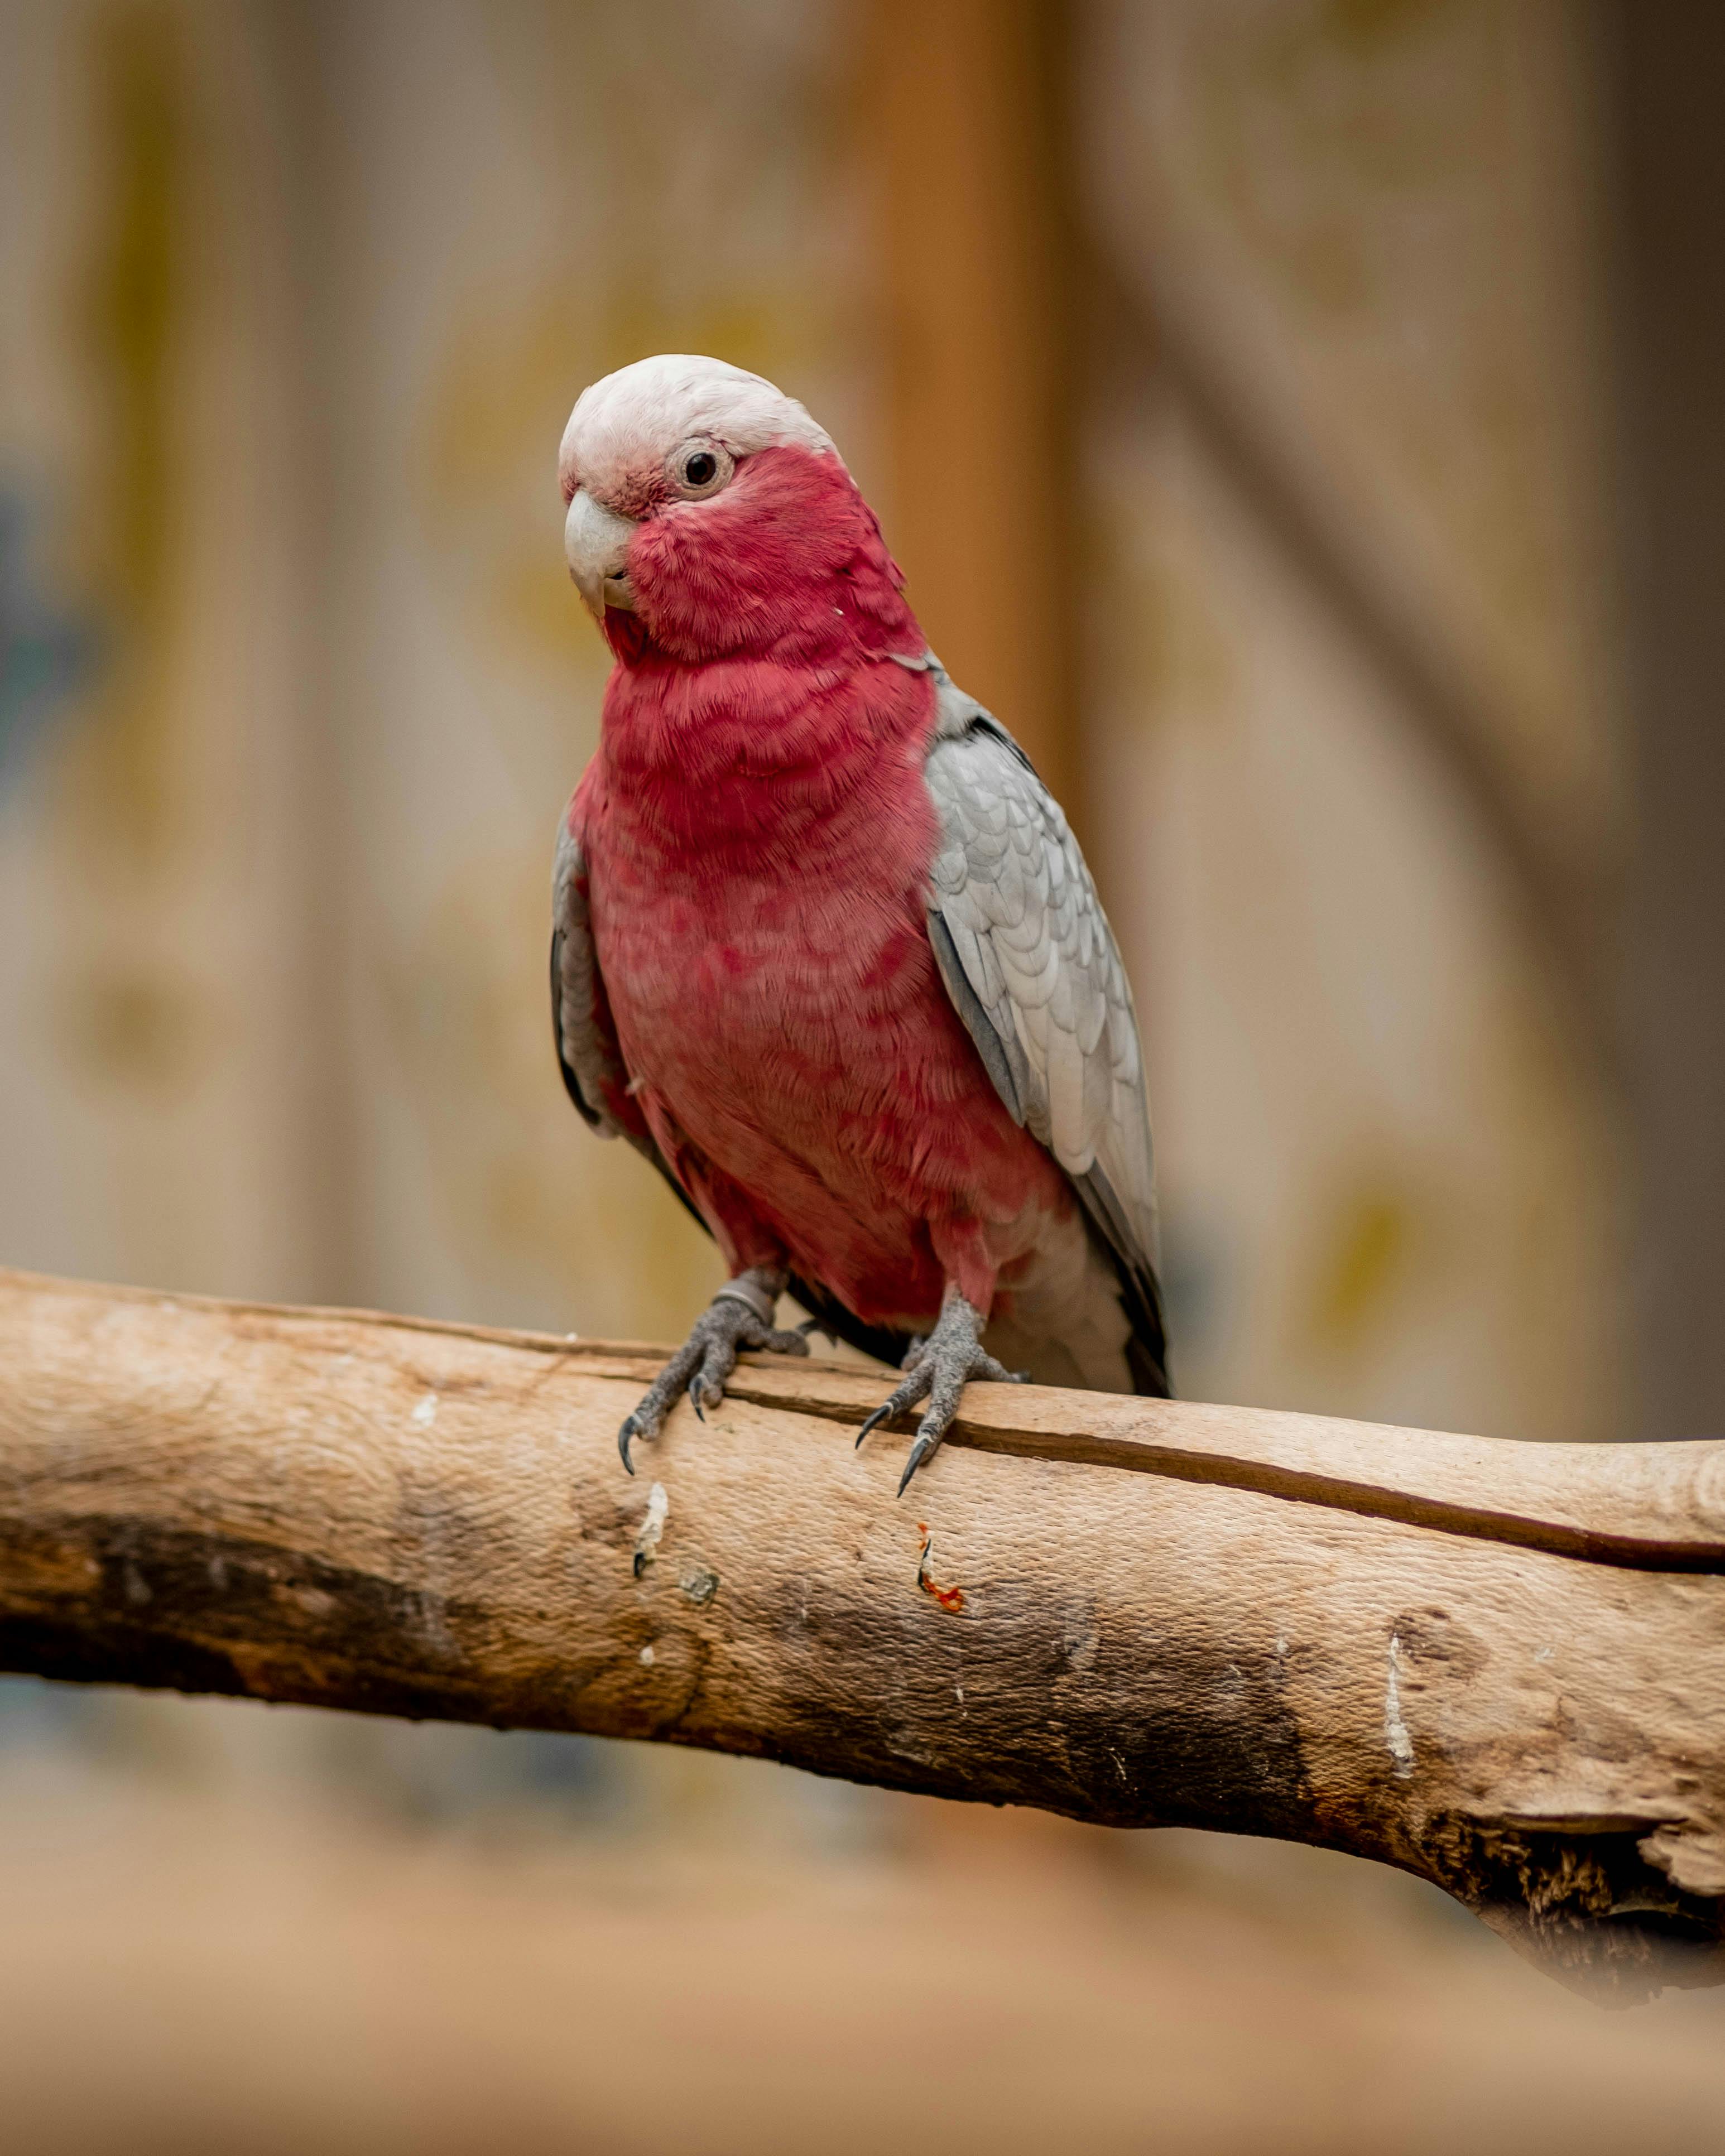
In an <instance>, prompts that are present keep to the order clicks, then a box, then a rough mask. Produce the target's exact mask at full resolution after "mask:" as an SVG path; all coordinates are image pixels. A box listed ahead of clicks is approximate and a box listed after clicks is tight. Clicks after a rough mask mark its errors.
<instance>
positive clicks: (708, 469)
mask: <svg viewBox="0 0 1725 2156" xmlns="http://www.w3.org/2000/svg"><path fill="white" fill-rule="evenodd" d="M718 469H719V460H718V459H717V458H716V456H714V455H713V454H712V453H711V450H708V449H701V450H700V451H698V452H697V454H696V455H694V456H692V457H691V458H690V459H689V461H688V463H687V464H685V465H684V467H683V483H684V485H685V486H705V485H706V483H707V481H708V480H710V479H711V477H712V476H713V475H714V473H715V472H716V471H717V470H718Z"/></svg>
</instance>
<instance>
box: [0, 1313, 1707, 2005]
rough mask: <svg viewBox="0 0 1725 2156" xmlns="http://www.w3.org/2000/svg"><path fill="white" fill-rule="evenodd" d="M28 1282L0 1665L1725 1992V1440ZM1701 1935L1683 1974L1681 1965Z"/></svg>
mask: <svg viewBox="0 0 1725 2156" xmlns="http://www.w3.org/2000/svg"><path fill="white" fill-rule="evenodd" d="M655 1352H656V1351H654V1350H652V1349H649V1348H647V1347H629V1346H599V1345H595V1344H593V1343H590V1342H569V1341H563V1340H558V1339H555V1338H549V1337H540V1336H536V1335H529V1334H516V1333H505V1332H488V1331H485V1330H483V1329H481V1328H479V1327H458V1326H446V1325H444V1326H440V1325H434V1324H430V1323H425V1322H416V1321H413V1320H409V1319H404V1318H396V1317H374V1316H370V1315H367V1314H365V1313H362V1312H333V1311H295V1310H279V1309H270V1308H261V1307H257V1306H247V1305H242V1304H231V1303H218V1302H209V1301H193V1300H191V1299H188V1298H173V1299H170V1298H167V1297H163V1296H155V1295H150V1294H146V1293H142V1292H139V1291H126V1290H115V1289H108V1288H99V1287H92V1286H82V1285H79V1284H76V1283H73V1282H68V1281H50V1280H44V1279H40V1278H36V1277H33V1276H28V1275H23V1274H15V1273H13V1274H0V1666H6V1667H8V1668H11V1669H15V1670H32V1671H39V1672H40V1673H42V1674H44V1675H45V1676H56V1677H63V1678H72V1679H77V1680H80V1681H90V1682H105V1683H124V1684H139V1685H157V1686H173V1687H176V1688H178V1689H180V1690H182V1691H215V1692H243V1693H248V1694H250V1695H252V1696H254V1697H259V1698H264V1699H275V1700H298V1701H305V1702H314V1703H316V1704H318V1705H321V1706H326V1707H351V1708H357V1709H359V1710H362V1711H363V1712H373V1713H384V1714H402V1715H411V1716H429V1717H445V1718H449V1719H453V1720H458V1721H470V1722H488V1723H494V1724H499V1725H502V1724H512V1725H526V1726H530V1727H538V1728H547V1729H577V1730H589V1731H595V1732H601V1733H603V1734H607V1735H610V1736H617V1737H636V1738H658V1739H660V1740H664V1741H668V1742H671V1743H682V1744H696V1745H705V1746H708V1747H711V1748H715V1749H718V1750H722V1751H731V1752H741V1753H758V1754H763V1755H765V1756H768V1757H769V1758H778V1759H784V1760H788V1761H791V1762H793V1763H795V1764H797V1765H798V1766H802V1767H807V1768H814V1769H816V1770H817V1771H819V1772H821V1773H824V1774H840V1775H846V1776H849V1777H850V1778H852V1779H856V1780H859V1781H867V1782H877V1783H882V1784H888V1785H890V1786H891V1787H895V1788H898V1789H920V1790H928V1791H933V1792H936V1793H938V1794H942V1795H945V1796H953V1797H971V1798H978V1799H985V1800H988V1801H990V1802H993V1803H1008V1804H1038V1805H1042V1806H1044V1807H1045V1808H1047V1809H1050V1810H1055V1811H1060V1812H1065V1813H1069V1814H1070V1815H1073V1816H1074V1817H1076V1818H1079V1819H1086V1820H1096V1821H1101V1822H1102V1823H1105V1824H1110V1825H1122V1826H1124V1825H1130V1826H1146V1825H1171V1824H1180V1825H1193V1826H1205V1827H1217V1828H1224V1829H1227V1830H1232V1831H1235V1832H1238V1833H1246V1834H1260V1835H1281V1836H1284V1837H1286V1838H1289V1839H1291V1840H1302V1841H1310V1842H1317V1843H1322V1844H1324V1845H1327V1846H1330V1847H1332V1848H1337V1849H1344V1850H1350V1851H1353V1852H1355V1853H1356V1854H1358V1855H1359V1856H1370V1857H1376V1858H1378V1859H1379V1860H1380V1861H1384V1862H1386V1863H1390V1864H1397V1865H1401V1866H1404V1867H1406V1868H1407V1869H1408V1870H1409V1871H1415V1872H1419V1873H1420V1874H1422V1875H1423V1876H1425V1877H1426V1878H1428V1879H1432V1880H1435V1881H1437V1882H1438V1884H1439V1885H1440V1886H1444V1887H1446V1888H1447V1889H1448V1890H1449V1891H1450V1892H1451V1893H1452V1894H1455V1895H1456V1896H1458V1897H1460V1898H1461V1900H1462V1901H1464V1902H1466V1903H1467V1904H1468V1905H1469V1906H1470V1907H1473V1908H1474V1909H1476V1910H1477V1911H1478V1912H1479V1913H1480V1914H1481V1916H1483V1917H1486V1920H1487V1921H1488V1922H1491V1923H1492V1924H1493V1925H1494V1926H1496V1927H1497V1928H1498V1929H1499V1930H1501V1931H1502V1932H1503V1933H1506V1934H1507V1936H1508V1937H1510V1938H1512V1940H1513V1941H1514V1942H1515V1943H1517V1945H1519V1946H1520V1947H1521V1948H1522V1949H1523V1950H1524V1951H1526V1952H1527V1953H1531V1954H1532V1955H1533V1956H1534V1957H1535V1958H1539V1959H1541V1960H1543V1963H1544V1964H1545V1965H1546V1966H1547V1967H1548V1968H1549V1969H1552V1970H1553V1973H1555V1974H1558V1975H1559V1976H1561V1977H1563V1978H1564V1979H1566V1980H1568V1981H1571V1982H1573V1983H1576V1984H1589V1983H1591V1984H1594V1985H1595V1986H1600V1985H1603V1986H1604V1988H1605V1989H1608V1990H1609V1991H1611V1992H1612V1993H1613V1994H1614V1995H1616V1996H1619V1997H1634V1996H1640V1995H1644V1994H1645V1993H1646V1992H1648V1991H1649V1990H1651V1989H1656V1988H1657V1987H1658V1986H1659V1985H1660V1984H1661V1983H1666V1982H1671V1981H1674V1980H1675V1981H1690V1982H1697V1981H1701V1982H1713V1981H1717V1980H1720V1979H1721V1978H1722V1976H1725V1969H1722V1964H1721V1950H1720V1945H1719V1942H1720V1939H1721V1935H1722V1929H1725V1925H1722V1912H1725V1576H1722V1575H1725V1445H1720V1444H1715V1443H1710V1442H1709V1443H1694V1444H1686V1445H1682V1444H1677V1445H1645V1446H1582V1445H1574V1446H1570V1445H1551V1446H1532V1445H1517V1444H1512V1443H1505V1442H1501V1441H1499V1442H1492V1441H1488V1440H1481V1439H1476V1438H1466V1437H1444V1436H1435V1435H1430V1434H1429V1433H1426V1432H1424V1431H1414V1430H1388V1429H1378V1428H1372V1427H1368V1426H1366V1425H1363V1424H1351V1423H1341V1422H1326V1421H1322V1420H1319V1419H1315V1418H1312V1417H1309V1416H1301V1415H1291V1414H1265V1413H1259V1412H1256V1411H1253V1410H1248V1409H1230V1408H1217V1407H1203V1406H1197V1405H1189V1404H1166V1403H1163V1402H1153V1401H1142V1400H1130V1399H1112V1398H1109V1397H1105V1396H1101V1395H1097V1394H1082V1393H1063V1392H1052V1391H1042V1390H1033V1389H1029V1388H1025V1389H1016V1388H1012V1387H1004V1386H999V1387H996V1386H985V1385H979V1386H973V1388H972V1389H971V1390H970V1391H969V1393H968V1394H967V1396H966V1400H965V1412H964V1417H963V1421H962V1423H961V1424H960V1425H959V1427H958V1430H957V1432H956V1434H955V1436H954V1439H953V1440H952V1444H951V1445H949V1446H948V1448H947V1450H945V1451H944V1452H943V1453H942V1454H941V1455H939V1456H938V1457H937V1459H936V1460H935V1461H934V1462H933V1463H932V1466H931V1467H930V1469H929V1470H928V1471H927V1472H926V1473H925V1474H924V1475H923V1476H921V1477H919V1479H918V1481H917V1482H916V1484H915V1485H914V1486H913V1487H912V1491H911V1494H910V1495H909V1496H907V1497H906V1499H905V1501H903V1502H902V1503H897V1502H895V1501H894V1499H893V1495H892V1491H893V1485H894V1482H895V1480H896V1476H897V1473H898V1470H899V1466H900V1463H901V1459H902V1455H903V1450H904V1440H903V1439H902V1438H899V1439H896V1440H895V1439H894V1438H892V1437H891V1435H886V1434H883V1435H879V1436H876V1437H875V1438H874V1439H871V1440H870V1442H869V1444H868V1445H866V1446H865V1448H864V1450H862V1451H861V1452H860V1453H857V1452H855V1451H853V1450H852V1447H851V1444H850V1435H849V1432H850V1429H851V1428H852V1427H854V1425H855V1424H856V1423H858V1422H859V1421H860V1419H861V1418H862V1416H863V1414H865V1412H866V1411H867V1409H869V1408H870V1406H871V1405H872V1404H874V1403H875V1401H876V1400H877V1399H879V1398H880V1390H881V1387H880V1379H879V1378H875V1377H874V1376H872V1375H870V1374H868V1373H865V1372H862V1371H860V1370H855V1369H848V1368H839V1367H838V1366H835V1365H824V1364H820V1363H780V1362H777V1361H774V1360H772V1359H771V1358H752V1359H751V1360H750V1361H749V1362H748V1363H747V1365H746V1366H745V1367H744V1368H742V1370H740V1371H739V1373H738V1375H737V1381H736V1383H735V1384H734V1386H733V1389H732V1397H731V1399H729V1400H728V1401H727V1403H726V1405H725V1406H724V1407H723V1408H722V1409H720V1410H719V1411H718V1412H717V1413H716V1414H714V1415H712V1416H710V1417H709V1419H708V1421H707V1424H706V1427H705V1428H702V1427H701V1425H700V1424H697V1423H696V1421H695V1420H694V1419H693V1417H692V1415H691V1414H689V1412H688V1411H687V1410H686V1409H679V1410H678V1412H677V1414H675V1416H674V1417H673V1419H672V1420H671V1422H670V1425H669V1426H668V1428H667V1430H666V1432H665V1436H664V1438H663V1439H662V1440H660V1442H659V1443H658V1444H656V1445H644V1446H642V1447H641V1449H640V1450H641V1463H642V1470H643V1471H642V1472H641V1474H640V1476H639V1478H638V1479H637V1480H635V1481H630V1480H629V1478H628V1477H626V1476H624V1473H623V1471H622V1470H621V1468H620V1466H619V1463H618V1459H617V1450H616V1433H617V1425H618V1424H619V1421H620V1419H622V1416H623V1414H624V1412H625V1411H626V1410H627V1409H628V1408H629V1406H630V1405H631V1404H633V1402H634V1398H635V1396H636V1394H637V1393H638V1392H639V1389H640V1388H641V1386H642V1384H643V1383H644V1381H645V1379H646V1378H647V1377H648V1375H649V1373H650V1372H651V1370H652V1368H654V1361H653V1358H654V1355H655ZM1666 1940H1681V1941H1683V1942H1686V1943H1688V1945H1689V1948H1690V1949H1691V1951H1690V1952H1689V1953H1687V1954H1686V1955H1685V1956H1684V1957H1683V1961H1682V1966H1681V1969H1678V1970H1677V1973H1676V1974H1675V1975H1674V1974H1673V1964H1672V1963H1671V1959H1670V1958H1669V1956H1667V1955H1666V1954H1664V1953H1662V1952H1661V1942H1662V1941H1666Z"/></svg>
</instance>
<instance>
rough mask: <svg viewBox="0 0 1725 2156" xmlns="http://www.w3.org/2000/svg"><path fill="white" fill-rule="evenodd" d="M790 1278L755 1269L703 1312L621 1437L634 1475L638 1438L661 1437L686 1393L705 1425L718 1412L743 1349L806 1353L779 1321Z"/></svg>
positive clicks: (800, 1338) (741, 1276) (767, 1269)
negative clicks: (633, 1448)
mask: <svg viewBox="0 0 1725 2156" xmlns="http://www.w3.org/2000/svg"><path fill="white" fill-rule="evenodd" d="M786 1278H787V1276H786V1275H785V1274H783V1273H782V1272H776V1271H774V1270H773V1269H772V1268H771V1267H770V1266H768V1265H751V1266H750V1267H749V1269H748V1270H747V1272H743V1273H739V1274H738V1275H737V1278H736V1279H735V1280H733V1281H726V1284H725V1286H723V1287H721V1289H720V1290H719V1291H718V1293H717V1294H716V1296H714V1297H713V1299H712V1301H711V1302H710V1303H709V1304H708V1305H707V1306H706V1309H705V1310H704V1311H702V1312H701V1315H700V1317H697V1318H696V1321H695V1323H694V1325H693V1326H692V1327H691V1329H690V1333H689V1337H688V1338H687V1339H686V1340H685V1342H683V1344H682V1346H681V1347H680V1348H678V1350H677V1352H676V1353H675V1355H673V1356H672V1357H671V1358H670V1362H668V1363H666V1364H665V1368H663V1369H662V1370H661V1371H660V1373H659V1375H658V1376H657V1377H656V1378H655V1379H654V1380H653V1383H652V1384H651V1385H650V1386H649V1388H648V1389H647V1393H646V1395H645V1397H644V1399H643V1400H642V1402H641V1404H640V1405H639V1407H638V1408H637V1409H635V1411H634V1414H632V1415H630V1416H629V1417H628V1418H627V1419H626V1420H625V1421H624V1425H623V1427H622V1429H621V1430H619V1431H618V1433H617V1450H619V1452H620V1453H621V1454H622V1455H623V1464H624V1466H625V1467H626V1468H628V1470H629V1473H630V1474H631V1475H633V1474H634V1471H635V1466H634V1460H631V1459H630V1458H629V1447H630V1445H632V1444H633V1443H634V1440H636V1438H638V1437H657V1436H658V1435H659V1433H660V1430H662V1429H663V1428H664V1427H665V1417H666V1416H667V1415H668V1414H670V1411H671V1409H672V1408H673V1407H675V1404H676V1402H677V1397H678V1395H679V1394H680V1393H683V1392H685V1391H686V1392H687V1393H688V1395H689V1399H690V1404H691V1405H692V1407H693V1408H694V1409H695V1412H696V1414H697V1415H699V1416H700V1417H701V1419H702V1421H705V1420H706V1413H705V1410H706V1409H708V1408H716V1407H717V1406H718V1404H719V1403H720V1401H721V1400H722V1399H724V1397H725V1380H726V1378H728V1377H729V1376H730V1375H731V1373H732V1371H733V1370H734V1369H735V1368H737V1353H738V1350H739V1349H741V1348H743V1347H767V1348H770V1349H771V1350H772V1351H773V1353H774V1354H778V1355H806V1354H807V1353H809V1342H808V1341H807V1340H806V1339H804V1338H803V1335H802V1333H801V1332H780V1331H779V1330H778V1328H777V1327H775V1326H774V1324H773V1310H774V1307H775V1306H776V1305H777V1303H778V1298H779V1297H780V1296H782V1295H783V1293H784V1291H785V1283H786Z"/></svg>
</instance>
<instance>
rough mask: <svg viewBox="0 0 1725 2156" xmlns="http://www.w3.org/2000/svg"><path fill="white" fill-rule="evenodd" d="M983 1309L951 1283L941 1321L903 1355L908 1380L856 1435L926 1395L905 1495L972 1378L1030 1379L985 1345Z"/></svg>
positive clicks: (905, 1477) (900, 1487)
mask: <svg viewBox="0 0 1725 2156" xmlns="http://www.w3.org/2000/svg"><path fill="white" fill-rule="evenodd" d="M982 1332H983V1313H982V1312H981V1311H979V1310H978V1308H977V1306H976V1305H975V1304H974V1303H973V1302H967V1301H965V1299H964V1297H963V1296H962V1295H960V1294H959V1292H958V1291H957V1289H956V1288H948V1289H947V1297H946V1301H944V1302H943V1303H942V1306H941V1314H940V1317H939V1320H938V1321H937V1323H936V1326H935V1328H934V1330H933V1332H931V1333H930V1334H929V1336H928V1337H927V1339H926V1340H919V1341H916V1342H914V1343H913V1344H912V1346H911V1350H910V1352H909V1353H908V1354H907V1355H906V1357H905V1361H904V1369H905V1376H904V1381H903V1383H901V1384H900V1385H899V1387H898V1388H897V1389H896V1391H895V1392H893V1393H892V1394H891V1395H890V1396H889V1397H888V1398H887V1399H884V1400H883V1401H882V1402H881V1403H880V1406H879V1407H877V1408H876V1409H875V1412H874V1413H873V1414H871V1415H870V1417H869V1419H868V1420H867V1421H866V1422H865V1424H863V1426H862V1428H861V1429H860V1430H858V1432H857V1434H856V1441H857V1444H858V1445H861V1443H862V1441H863V1440H864V1439H865V1437H866V1436H867V1435H869V1432H870V1430H878V1429H879V1428H880V1424H882V1423H883V1422H890V1421H891V1419H892V1418H893V1417H894V1416H895V1415H901V1414H904V1413H905V1412H906V1409H910V1408H913V1407H915V1406H916V1403H917V1402H918V1401H919V1400H921V1399H927V1402H928V1405H927V1408H926V1409H924V1410H923V1414H922V1421H921V1422H920V1423H918V1424H917V1425H916V1443H915V1444H914V1445H911V1456H910V1458H909V1459H908V1460H906V1462H905V1471H904V1473H903V1474H902V1475H901V1476H900V1477H899V1484H898V1494H899V1496H901V1497H902V1496H903V1495H904V1494H905V1486H906V1484H907V1483H908V1482H909V1481H910V1479H911V1476H913V1475H914V1474H915V1473H916V1470H917V1469H918V1468H919V1467H920V1466H922V1463H923V1461H924V1460H927V1458H928V1456H929V1455H930V1454H931V1453H932V1452H933V1451H934V1450H935V1449H936V1447H937V1445H939V1443H940V1441H941V1440H942V1438H943V1437H944V1436H945V1435H946V1434H947V1430H950V1429H951V1427H952V1418H953V1416H954V1415H955V1414H957V1412H958V1401H959V1398H960V1396H961V1395H962V1394H963V1390H964V1388H965V1387H966V1386H967V1385H968V1383H970V1381H971V1379H972V1378H988V1379H990V1380H991V1381H992V1382H993V1383H996V1384H1003V1385H1022V1384H1024V1383H1025V1382H1026V1378H1025V1373H1024V1372H1023V1371H1022V1370H1009V1369H1008V1368H1006V1366H1005V1364H1004V1363H997V1362H996V1361H995V1359H994V1358H993V1356H992V1355H990V1354H988V1353H987V1352H986V1351H985V1349H984V1348H983V1346H982V1344H981V1342H982Z"/></svg>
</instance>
